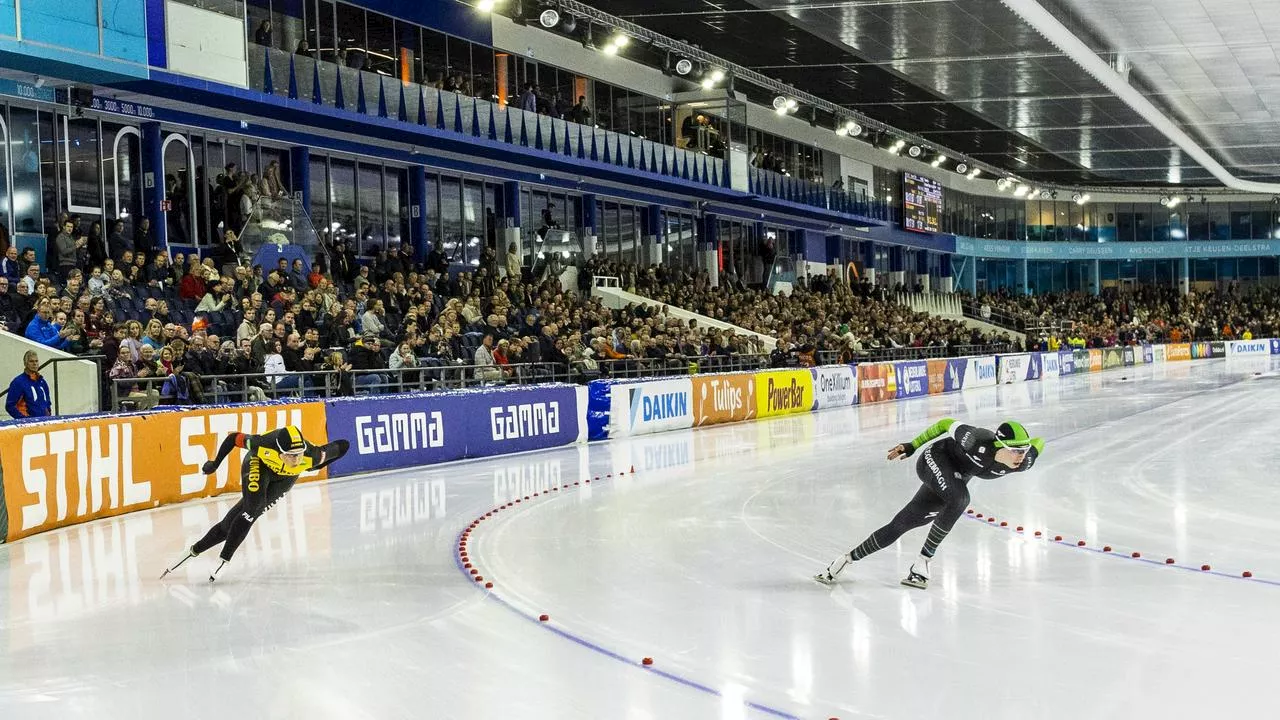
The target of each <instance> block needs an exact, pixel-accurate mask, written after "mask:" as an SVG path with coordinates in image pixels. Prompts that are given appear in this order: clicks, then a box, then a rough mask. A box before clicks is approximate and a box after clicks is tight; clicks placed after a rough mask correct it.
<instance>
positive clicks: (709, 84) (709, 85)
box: [702, 77, 715, 90]
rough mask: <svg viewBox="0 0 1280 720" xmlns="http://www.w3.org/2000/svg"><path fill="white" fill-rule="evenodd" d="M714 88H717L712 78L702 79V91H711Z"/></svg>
mask: <svg viewBox="0 0 1280 720" xmlns="http://www.w3.org/2000/svg"><path fill="white" fill-rule="evenodd" d="M713 87H715V83H713V82H711V78H710V77H704V78H702V89H703V90H710V89H711V88H713Z"/></svg>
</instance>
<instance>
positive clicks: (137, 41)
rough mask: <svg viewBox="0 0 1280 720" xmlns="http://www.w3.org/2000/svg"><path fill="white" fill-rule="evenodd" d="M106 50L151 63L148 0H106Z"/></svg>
mask: <svg viewBox="0 0 1280 720" xmlns="http://www.w3.org/2000/svg"><path fill="white" fill-rule="evenodd" d="M102 54H103V55H107V56H109V57H114V58H119V59H121V60H128V61H129V62H136V63H139V64H141V65H146V64H147V3H146V0H102Z"/></svg>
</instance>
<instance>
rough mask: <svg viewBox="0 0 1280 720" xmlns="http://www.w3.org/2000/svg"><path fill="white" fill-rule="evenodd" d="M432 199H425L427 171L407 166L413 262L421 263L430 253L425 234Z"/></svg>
mask: <svg viewBox="0 0 1280 720" xmlns="http://www.w3.org/2000/svg"><path fill="white" fill-rule="evenodd" d="M433 199H434V198H429V197H427V169H426V168H424V167H422V166H421V165H410V166H409V234H410V240H412V241H413V260H414V262H423V261H425V260H426V259H427V253H428V252H429V251H430V247H429V246H428V240H429V239H430V238H428V236H427V232H428V228H427V204H428V203H430V202H431V201H432V200H433Z"/></svg>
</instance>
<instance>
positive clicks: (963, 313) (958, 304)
mask: <svg viewBox="0 0 1280 720" xmlns="http://www.w3.org/2000/svg"><path fill="white" fill-rule="evenodd" d="M906 305H907V306H908V307H910V308H911V309H912V310H915V311H916V312H922V313H927V314H929V315H933V316H934V317H940V318H946V319H947V320H956V321H958V322H962V323H964V324H965V325H967V326H969V327H971V328H977V329H978V330H981V331H982V332H992V333H1006V334H1011V335H1014V336H1018V335H1022V334H1023V330H1021V329H1019V328H1018V323H1017V321H1016V320H1015V319H1014V318H1008V317H1004V316H1001V315H999V314H998V313H992V314H991V315H990V317H986V318H982V317H979V313H978V312H977V311H975V310H973V309H972V308H966V307H965V303H964V301H963V300H962V299H961V297H960V296H959V295H945V294H942V293H912V294H910V295H907V296H906Z"/></svg>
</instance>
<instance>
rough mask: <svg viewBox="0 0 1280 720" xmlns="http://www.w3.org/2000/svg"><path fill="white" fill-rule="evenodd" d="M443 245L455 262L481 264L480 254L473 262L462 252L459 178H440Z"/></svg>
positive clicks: (460, 185)
mask: <svg viewBox="0 0 1280 720" xmlns="http://www.w3.org/2000/svg"><path fill="white" fill-rule="evenodd" d="M440 225H441V236H440V237H441V245H442V247H443V248H444V252H445V254H446V255H448V256H449V257H451V258H453V261H454V262H459V263H461V262H466V263H467V264H469V265H473V266H474V265H479V264H480V260H479V257H478V254H477V256H476V258H475V262H474V263H472V262H470V260H469V259H468V258H467V257H465V255H464V253H463V252H462V184H461V183H460V182H459V181H458V178H454V177H447V176H444V177H441V178H440Z"/></svg>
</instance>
